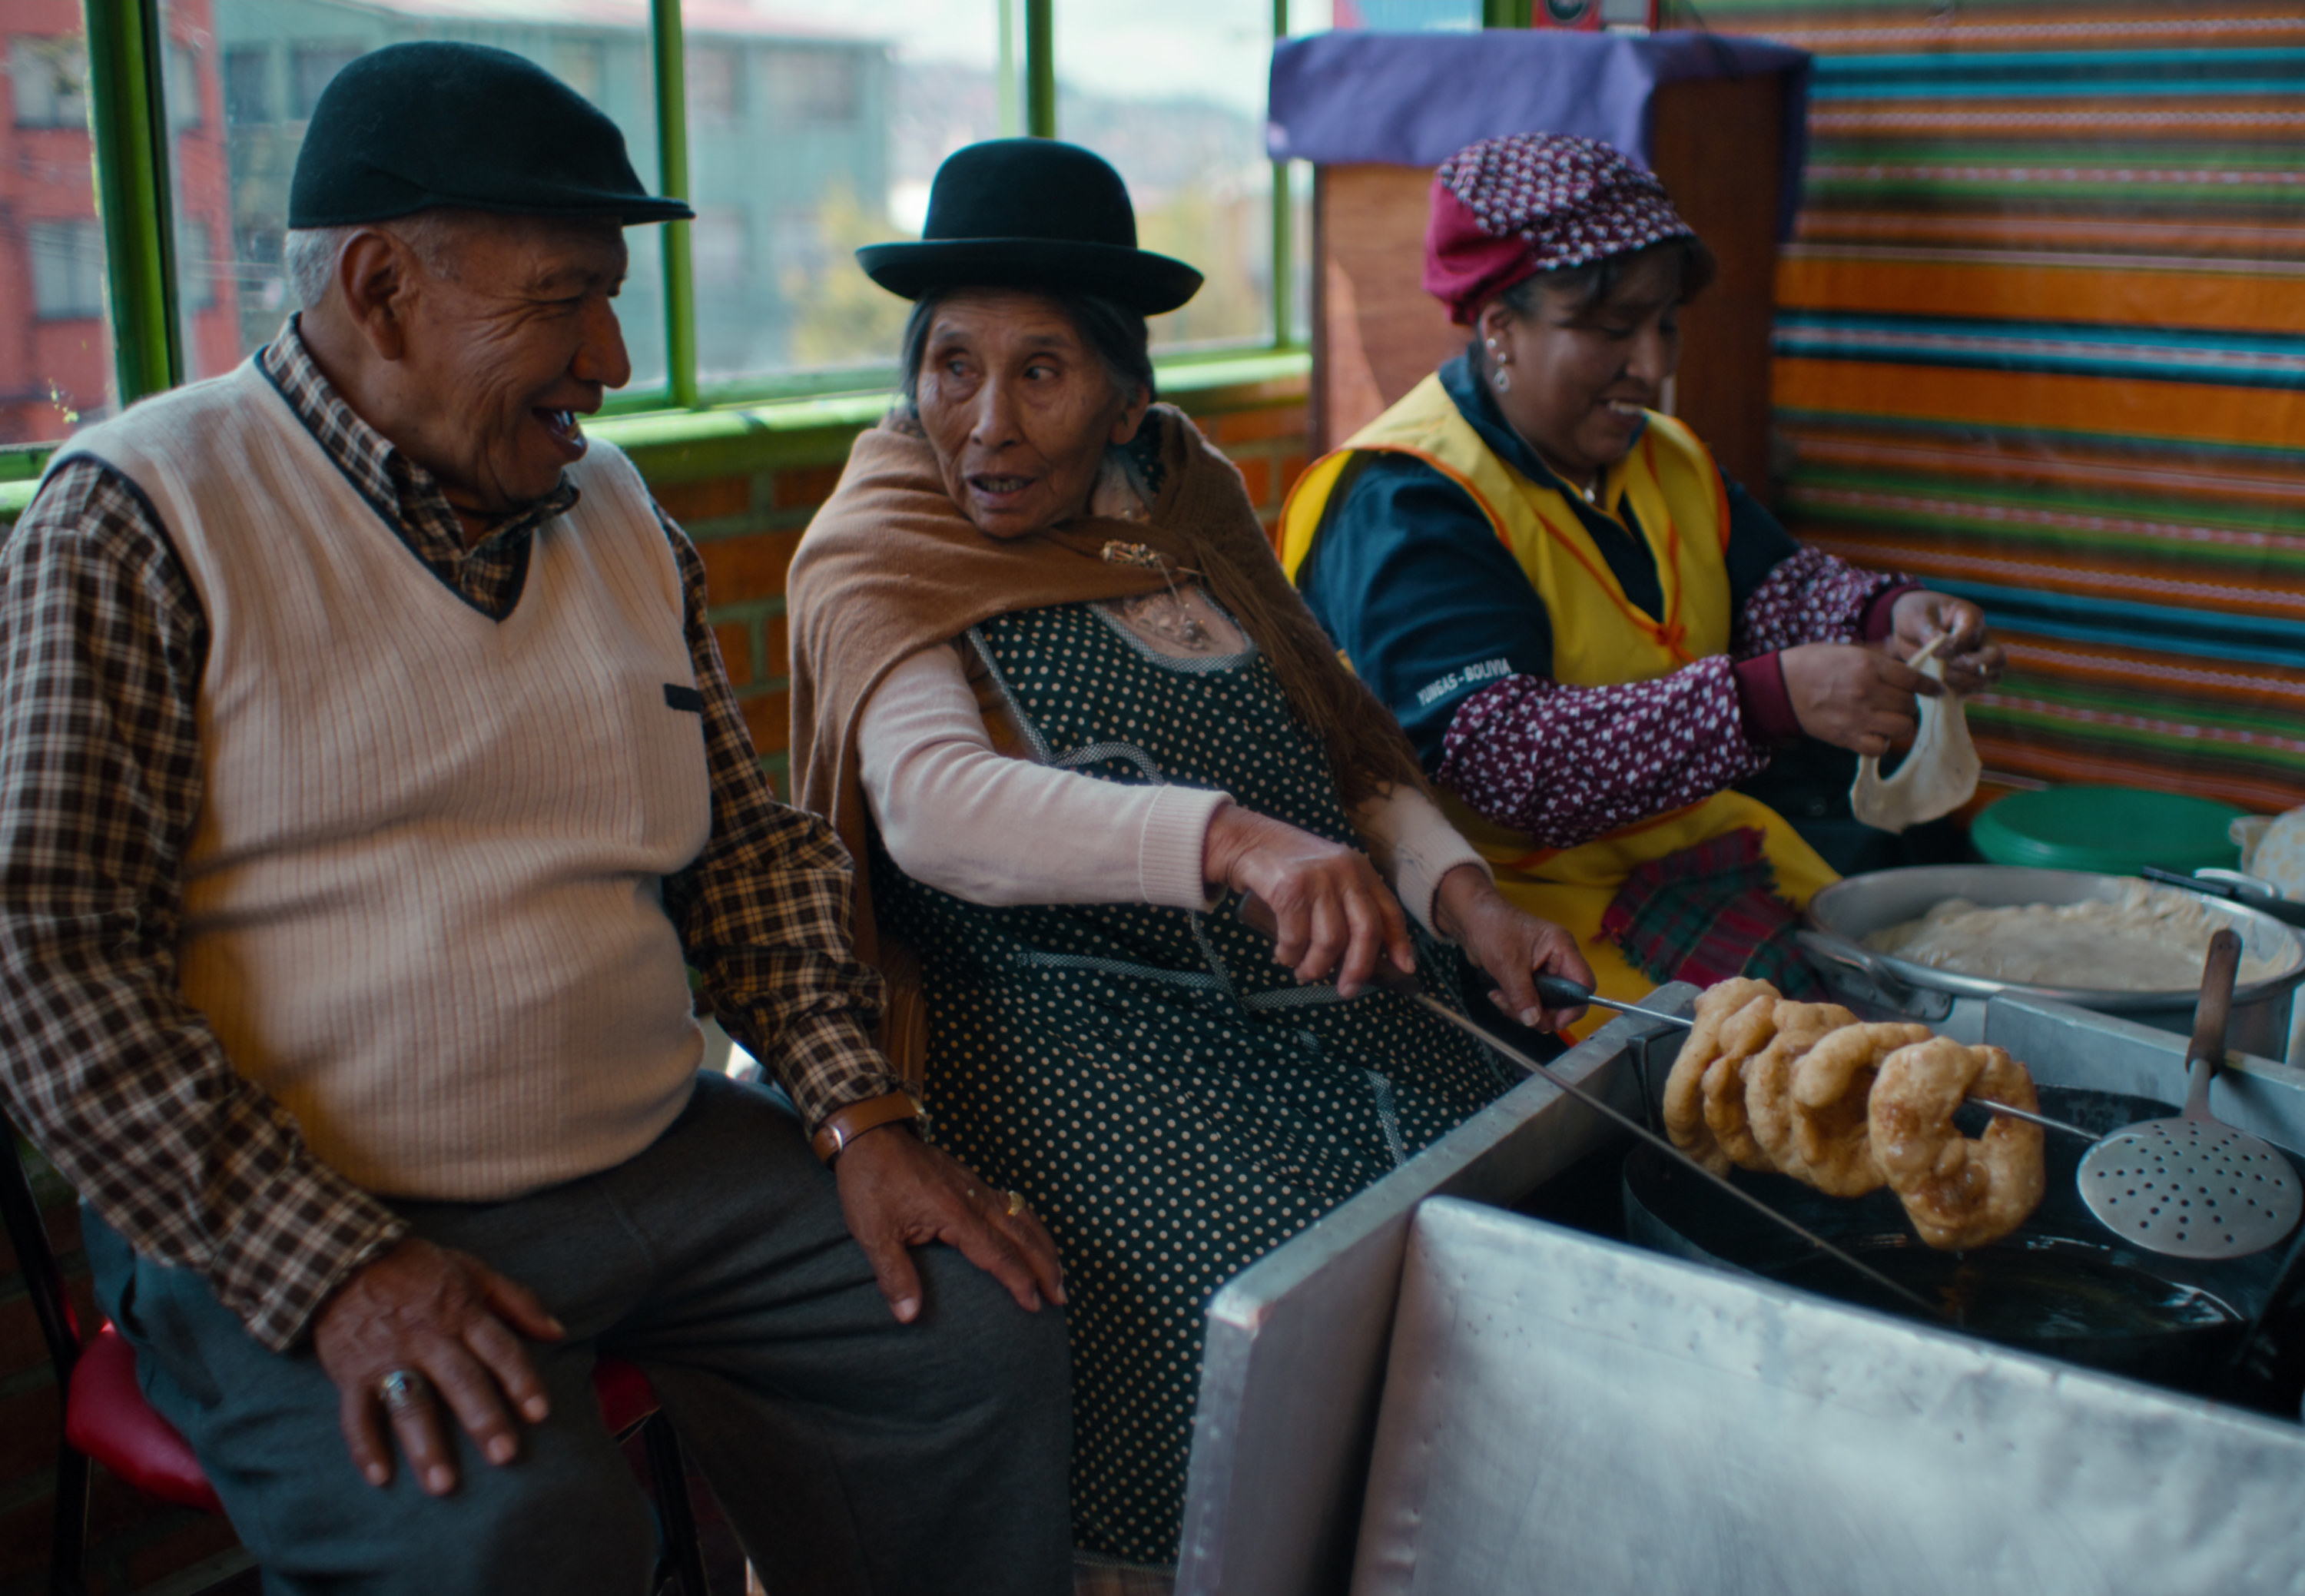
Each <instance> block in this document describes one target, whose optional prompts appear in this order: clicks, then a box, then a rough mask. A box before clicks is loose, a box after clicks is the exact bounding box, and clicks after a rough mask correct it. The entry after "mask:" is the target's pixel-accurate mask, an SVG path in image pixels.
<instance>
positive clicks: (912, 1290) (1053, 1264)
mask: <svg viewBox="0 0 2305 1596" xmlns="http://www.w3.org/2000/svg"><path fill="white" fill-rule="evenodd" d="M832 1173H833V1175H834V1177H835V1179H837V1180H838V1182H839V1183H840V1211H841V1212H842V1213H843V1214H845V1215H846V1216H847V1218H848V1233H849V1234H850V1235H853V1236H855V1238H856V1244H857V1245H858V1246H860V1247H862V1248H863V1249H864V1256H865V1257H866V1258H867V1259H870V1260H871V1261H872V1273H873V1274H874V1275H876V1276H879V1277H880V1294H881V1295H882V1296H884V1297H886V1298H888V1299H889V1310H890V1311H892V1312H893V1313H895V1314H896V1316H897V1322H898V1323H899V1324H906V1325H909V1324H911V1323H912V1322H913V1320H914V1319H917V1318H918V1317H919V1316H920V1311H921V1275H920V1271H919V1270H918V1269H917V1268H915V1267H914V1266H913V1255H912V1251H911V1249H913V1248H914V1247H925V1246H927V1245H928V1244H929V1243H930V1242H943V1243H945V1245H947V1246H948V1247H952V1248H955V1249H957V1250H958V1251H959V1253H960V1255H961V1256H962V1257H963V1258H965V1259H968V1261H969V1262H971V1263H973V1264H974V1265H975V1266H976V1267H978V1268H980V1269H982V1270H983V1271H984V1272H985V1273H986V1274H988V1275H991V1276H992V1277H993V1278H994V1279H995V1280H998V1281H999V1283H1000V1284H1003V1285H1005V1286H1007V1287H1008V1294H1009V1295H1010V1296H1012V1297H1014V1298H1016V1305H1017V1306H1018V1307H1019V1308H1022V1309H1024V1310H1026V1311H1027V1312H1038V1311H1039V1310H1040V1307H1041V1299H1042V1297H1044V1296H1045V1297H1046V1298H1047V1299H1048V1300H1049V1301H1050V1302H1054V1303H1057V1304H1058V1305H1059V1306H1060V1307H1061V1306H1062V1305H1063V1303H1064V1300H1065V1284H1064V1279H1065V1276H1064V1270H1063V1268H1062V1267H1060V1266H1059V1264H1058V1262H1057V1244H1056V1242H1054V1241H1052V1240H1051V1239H1050V1236H1049V1233H1048V1231H1047V1230H1046V1229H1044V1228H1043V1227H1042V1224H1041V1222H1040V1221H1039V1220H1038V1219H1036V1218H1034V1217H1033V1215H1032V1214H1031V1212H1030V1211H1028V1210H1027V1209H1025V1208H1024V1206H1023V1205H1022V1203H1021V1202H1020V1203H1017V1204H1015V1205H1012V1204H1011V1203H1010V1201H1009V1194H1008V1192H1006V1191H1000V1190H999V1189H998V1188H996V1187H992V1186H989V1185H987V1184H986V1183H985V1182H983V1181H982V1180H980V1179H978V1178H977V1177H976V1175H974V1174H972V1173H971V1172H970V1170H969V1168H968V1166H967V1165H964V1164H962V1163H960V1162H959V1161H958V1160H957V1159H955V1158H954V1157H953V1156H951V1155H950V1154H948V1153H946V1152H944V1151H942V1150H941V1149H940V1148H932V1147H931V1146H929V1144H928V1143H926V1142H924V1141H923V1140H922V1139H920V1138H919V1137H918V1136H915V1135H914V1133H913V1132H912V1131H911V1129H910V1128H909V1126H907V1125H903V1124H891V1125H882V1126H879V1127H877V1128H875V1129H873V1130H871V1131H865V1132H864V1134H863V1135H862V1136H859V1137H858V1138H857V1139H855V1140H854V1141H852V1142H850V1143H849V1144H848V1145H847V1146H846V1147H845V1148H841V1149H840V1156H838V1158H836V1159H834V1160H833V1162H832ZM1012 1206H1014V1207H1015V1208H1016V1212H1014V1213H1011V1212H1010V1211H1009V1209H1010V1208H1011V1207H1012Z"/></svg>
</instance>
